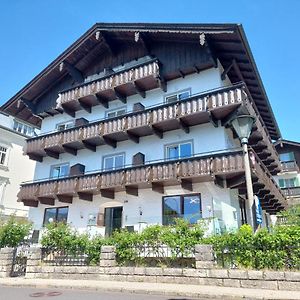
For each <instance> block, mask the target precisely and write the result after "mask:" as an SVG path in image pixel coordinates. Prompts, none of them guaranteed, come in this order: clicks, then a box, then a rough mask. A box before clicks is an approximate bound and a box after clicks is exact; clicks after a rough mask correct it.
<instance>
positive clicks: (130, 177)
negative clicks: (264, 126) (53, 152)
mask: <svg viewBox="0 0 300 300" xmlns="http://www.w3.org/2000/svg"><path fill="white" fill-rule="evenodd" d="M252 172H253V186H254V192H255V193H256V194H257V195H258V196H259V197H260V198H261V201H262V206H263V208H265V209H267V210H270V211H271V212H274V211H277V210H280V209H282V208H283V207H284V206H285V205H286V203H285V197H284V195H283V194H282V192H281V190H280V189H279V188H278V186H277V184H276V182H275V181H274V179H273V178H272V176H271V174H270V172H269V171H268V170H267V169H266V167H265V166H264V165H263V163H262V162H261V160H260V159H259V157H258V156H255V163H252ZM243 178H244V165H243V154H242V153H241V151H236V150H232V151H231V152H230V153H226V152H222V153H215V154H213V153H212V154H209V155H205V156H195V157H190V158H185V159H179V160H174V161H162V162H156V163H152V164H148V165H141V166H132V167H126V168H123V169H119V170H107V171H103V172H98V173H96V172H95V173H93V174H85V175H79V176H72V177H69V178H62V179H57V180H53V179H49V180H48V181H46V182H37V183H28V184H23V185H22V186H21V191H20V193H19V195H18V196H19V200H20V201H23V202H24V204H25V205H30V204H32V203H34V204H36V201H39V202H40V203H41V204H48V205H54V200H55V199H58V200H59V201H61V202H66V203H72V199H73V197H76V196H78V197H79V198H80V199H82V200H88V201H92V200H93V195H95V194H101V196H103V197H107V198H112V199H114V197H115V192H119V191H126V193H128V194H131V195H135V196H138V192H139V189H144V188H151V189H152V190H153V191H156V192H159V193H162V194H163V193H164V188H165V186H169V185H173V186H174V185H181V186H182V188H184V189H187V190H190V191H193V183H196V182H207V181H212V180H215V181H220V180H221V181H225V182H227V183H226V187H231V186H230V182H233V180H235V181H236V180H238V181H239V186H232V188H239V190H240V192H241V193H246V192H245V182H244V179H243ZM240 179H243V180H240ZM243 186H244V188H243ZM243 190H244V192H243ZM28 201H29V202H28Z"/></svg>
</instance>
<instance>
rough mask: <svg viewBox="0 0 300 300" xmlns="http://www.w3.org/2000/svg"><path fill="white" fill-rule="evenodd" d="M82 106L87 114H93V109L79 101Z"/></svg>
mask: <svg viewBox="0 0 300 300" xmlns="http://www.w3.org/2000/svg"><path fill="white" fill-rule="evenodd" d="M78 102H79V104H80V106H81V107H82V109H84V110H85V111H86V112H88V113H91V112H92V107H91V106H90V105H88V104H86V103H83V102H82V100H78Z"/></svg>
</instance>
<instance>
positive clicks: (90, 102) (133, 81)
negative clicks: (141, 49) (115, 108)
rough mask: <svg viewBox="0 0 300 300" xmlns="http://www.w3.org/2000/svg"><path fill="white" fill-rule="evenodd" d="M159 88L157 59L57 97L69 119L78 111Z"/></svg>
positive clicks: (69, 90)
mask: <svg viewBox="0 0 300 300" xmlns="http://www.w3.org/2000/svg"><path fill="white" fill-rule="evenodd" d="M160 85H161V82H160V70H159V63H158V60H157V59H153V60H151V61H148V62H144V63H143V64H141V65H137V66H134V67H131V68H130V69H126V70H123V71H119V72H115V73H113V74H110V75H107V76H105V77H102V78H99V79H97V80H94V81H92V82H88V83H84V84H82V85H80V86H77V87H74V88H70V89H68V90H65V91H62V92H61V93H60V104H61V106H62V108H63V109H65V111H66V112H67V113H69V114H71V115H73V113H74V112H75V111H78V110H80V109H86V110H88V111H90V107H91V106H94V105H99V104H103V105H104V106H107V102H108V101H110V100H114V99H117V98H119V99H120V100H121V101H123V102H125V101H126V97H127V96H131V95H133V94H137V93H141V94H142V93H145V91H147V90H151V89H154V88H157V87H159V86H160Z"/></svg>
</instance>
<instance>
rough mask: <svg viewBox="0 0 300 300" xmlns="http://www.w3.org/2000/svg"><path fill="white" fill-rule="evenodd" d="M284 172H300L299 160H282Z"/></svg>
mask: <svg viewBox="0 0 300 300" xmlns="http://www.w3.org/2000/svg"><path fill="white" fill-rule="evenodd" d="M281 170H282V172H298V173H299V172H300V170H299V167H298V165H297V162H296V161H294V160H291V161H282V162H281Z"/></svg>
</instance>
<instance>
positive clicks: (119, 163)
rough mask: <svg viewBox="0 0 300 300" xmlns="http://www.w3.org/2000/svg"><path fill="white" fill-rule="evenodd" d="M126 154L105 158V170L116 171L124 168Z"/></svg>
mask: <svg viewBox="0 0 300 300" xmlns="http://www.w3.org/2000/svg"><path fill="white" fill-rule="evenodd" d="M124 161H125V154H124V153H121V154H116V155H110V156H106V157H104V158H103V169H104V170H116V169H120V168H123V167H124V164H125V163H124Z"/></svg>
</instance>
